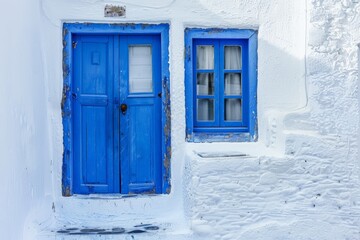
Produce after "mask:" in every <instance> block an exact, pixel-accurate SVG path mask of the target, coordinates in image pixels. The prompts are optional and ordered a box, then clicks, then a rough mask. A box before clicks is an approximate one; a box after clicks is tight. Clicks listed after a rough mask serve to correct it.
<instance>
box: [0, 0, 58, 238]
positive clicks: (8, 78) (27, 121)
mask: <svg viewBox="0 0 360 240" xmlns="http://www.w3.org/2000/svg"><path fill="white" fill-rule="evenodd" d="M1 5H2V6H1V7H0V28H1V33H0V36H1V40H0V42H1V44H0V182H1V188H0V189H1V192H0V238H1V239H9V240H18V239H23V229H24V225H27V222H28V220H29V218H28V217H29V216H32V215H34V214H36V216H37V218H38V219H40V218H42V219H44V218H46V219H51V217H52V215H51V212H52V211H51V203H52V196H53V188H52V184H51V181H52V180H51V179H52V177H51V167H50V166H51V164H52V159H51V157H50V154H51V148H50V146H51V145H50V143H51V141H52V140H51V135H50V132H49V126H50V122H49V121H48V113H49V109H48V92H47V84H48V82H47V81H45V79H46V78H45V74H46V71H45V69H46V68H47V63H46V62H45V60H44V46H43V38H42V34H41V20H42V16H41V13H40V5H39V2H38V1H7V2H2V4H1ZM41 206H46V208H41ZM31 222H33V223H35V224H36V223H37V220H36V219H35V221H33V220H31Z"/></svg>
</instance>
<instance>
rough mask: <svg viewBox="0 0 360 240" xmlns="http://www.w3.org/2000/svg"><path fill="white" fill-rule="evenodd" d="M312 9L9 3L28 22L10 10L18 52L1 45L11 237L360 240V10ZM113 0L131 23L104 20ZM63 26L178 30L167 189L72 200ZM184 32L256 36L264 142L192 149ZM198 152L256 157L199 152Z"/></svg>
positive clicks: (241, 3) (249, 0)
mask: <svg viewBox="0 0 360 240" xmlns="http://www.w3.org/2000/svg"><path fill="white" fill-rule="evenodd" d="M307 2H308V3H307V4H306V1H298V0H291V1H289V0H273V1H267V0H227V1H221V0H210V1H209V0H198V1H193V0H181V1H180V0H176V1H171V0H154V1H146V2H144V1H142V0H132V1H130V0H125V1H121V2H118V1H101V0H75V1H74V0H41V1H39V4H38V2H37V1H33V3H32V4H30V3H28V2H27V1H20V0H19V1H17V2H14V3H7V5H8V7H9V8H11V9H13V8H15V9H17V11H19V12H20V13H22V14H18V17H17V18H16V19H15V20H14V21H13V22H9V20H8V19H12V15H11V14H12V13H11V12H10V11H7V9H8V7H7V8H1V11H2V12H3V13H2V15H1V19H2V21H1V23H0V24H1V25H2V26H3V28H7V29H9V26H11V28H10V36H12V39H11V41H9V44H10V46H11V47H10V46H9V45H6V43H7V41H6V40H5V39H6V38H5V37H3V38H2V44H1V46H0V50H1V55H0V60H1V67H2V68H1V73H0V74H1V81H0V86H1V87H0V91H1V94H0V99H1V102H0V106H1V107H0V109H1V110H0V111H1V118H0V119H1V120H0V121H1V122H0V123H1V126H6V127H2V129H4V130H2V134H1V137H0V140H1V141H0V143H1V144H0V146H1V151H0V154H1V155H0V157H1V158H0V164H1V165H0V166H1V168H0V178H1V180H2V181H1V182H3V183H5V192H2V193H1V199H0V201H1V202H0V204H1V206H6V208H2V207H1V208H0V209H1V211H2V212H1V214H0V221H1V222H0V223H1V224H0V230H1V231H0V232H1V234H3V233H4V234H8V235H5V236H9V238H8V239H21V238H22V236H23V238H25V239H39V238H37V237H35V235H36V234H39V233H36V231H40V235H41V234H42V235H44V232H49V231H50V230H54V229H57V228H60V227H64V226H66V227H74V226H75V227H76V226H89V227H106V226H114V225H117V226H118V225H120V226H123V227H127V226H133V225H134V224H138V223H140V222H150V223H155V224H160V225H163V226H164V227H165V228H167V229H170V230H168V232H171V233H172V234H175V235H176V234H179V235H181V234H184V236H185V235H191V231H192V232H193V233H194V235H193V236H192V237H191V238H190V239H196V237H199V238H201V237H202V238H205V239H356V238H357V237H358V236H359V234H360V233H359V223H360V220H359V219H360V207H359V204H360V199H359V195H360V193H359V191H360V186H359V166H360V163H359V160H358V157H357V149H358V143H357V141H358V139H359V134H358V129H359V127H358V121H359V119H358V112H359V110H358V96H357V85H358V82H357V79H358V75H357V74H358V73H357V70H358V66H357V56H358V55H357V43H359V42H360V36H359V35H360V33H359V31H358V29H359V27H360V19H359V9H360V3H356V1H351V0H344V1H337V0H328V1H320V0H312V1H307ZM34 3H35V4H34ZM107 3H110V4H121V5H126V8H127V16H126V18H121V19H109V18H104V17H103V9H104V6H105V4H107ZM64 21H72V22H89V21H91V22H139V23H161V22H166V23H169V24H170V46H169V50H170V73H171V107H172V126H173V127H172V150H173V153H172V160H171V163H172V166H171V171H172V192H171V194H170V195H167V196H156V197H138V198H124V199H118V198H111V197H108V198H99V197H91V198H90V197H69V198H64V197H62V196H61V174H62V173H61V166H62V151H63V146H62V124H61V109H60V102H61V91H62V68H61V67H62V22H64ZM186 27H223V28H251V29H258V31H259V42H258V45H259V46H258V59H259V62H258V68H259V69H258V120H259V141H258V142H257V143H226V144H225V143H223V144H221V143H212V144H193V143H192V144H190V143H186V142H185V140H184V139H185V107H184V104H185V99H184V64H183V63H184V59H183V56H184V52H183V51H184V28H186ZM306 33H308V34H306ZM2 35H3V34H2ZM3 52H4V54H3ZM305 67H306V68H305ZM3 68H4V71H3ZM6 79H9V80H8V81H6ZM3 116H4V117H3ZM3 132H4V134H3ZM196 152H213V153H216V154H217V155H221V154H222V153H224V152H226V153H229V152H235V153H245V154H248V155H249V156H248V157H246V158H244V157H243V158H239V157H213V158H201V157H199V156H198V155H197V154H196ZM5 216H11V221H9V218H8V217H5ZM9 229H10V230H11V231H9ZM23 229H24V234H23V233H22V232H23V231H22V230H23ZM167 239H171V237H167Z"/></svg>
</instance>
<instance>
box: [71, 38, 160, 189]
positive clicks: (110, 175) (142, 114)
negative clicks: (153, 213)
mask: <svg viewBox="0 0 360 240" xmlns="http://www.w3.org/2000/svg"><path fill="white" fill-rule="evenodd" d="M73 48H74V49H73V57H72V58H73V61H72V62H73V79H74V81H73V86H72V109H73V112H72V126H73V129H72V132H73V146H72V147H73V154H74V155H73V191H74V193H75V194H76V193H77V194H89V193H123V194H127V193H161V191H162V186H161V182H162V181H161V161H162V160H161V159H162V158H161V112H162V111H161V109H162V106H161V104H162V101H161V75H160V74H161V64H160V62H161V59H160V53H161V50H160V36H157V35H75V36H73Z"/></svg>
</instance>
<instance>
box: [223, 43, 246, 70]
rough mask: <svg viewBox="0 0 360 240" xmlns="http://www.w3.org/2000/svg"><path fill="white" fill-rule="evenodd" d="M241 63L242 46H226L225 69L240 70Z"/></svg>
mask: <svg viewBox="0 0 360 240" xmlns="http://www.w3.org/2000/svg"><path fill="white" fill-rule="evenodd" d="M241 65H242V62H241V47H240V46H225V69H227V70H240V69H241V67H242V66H241Z"/></svg>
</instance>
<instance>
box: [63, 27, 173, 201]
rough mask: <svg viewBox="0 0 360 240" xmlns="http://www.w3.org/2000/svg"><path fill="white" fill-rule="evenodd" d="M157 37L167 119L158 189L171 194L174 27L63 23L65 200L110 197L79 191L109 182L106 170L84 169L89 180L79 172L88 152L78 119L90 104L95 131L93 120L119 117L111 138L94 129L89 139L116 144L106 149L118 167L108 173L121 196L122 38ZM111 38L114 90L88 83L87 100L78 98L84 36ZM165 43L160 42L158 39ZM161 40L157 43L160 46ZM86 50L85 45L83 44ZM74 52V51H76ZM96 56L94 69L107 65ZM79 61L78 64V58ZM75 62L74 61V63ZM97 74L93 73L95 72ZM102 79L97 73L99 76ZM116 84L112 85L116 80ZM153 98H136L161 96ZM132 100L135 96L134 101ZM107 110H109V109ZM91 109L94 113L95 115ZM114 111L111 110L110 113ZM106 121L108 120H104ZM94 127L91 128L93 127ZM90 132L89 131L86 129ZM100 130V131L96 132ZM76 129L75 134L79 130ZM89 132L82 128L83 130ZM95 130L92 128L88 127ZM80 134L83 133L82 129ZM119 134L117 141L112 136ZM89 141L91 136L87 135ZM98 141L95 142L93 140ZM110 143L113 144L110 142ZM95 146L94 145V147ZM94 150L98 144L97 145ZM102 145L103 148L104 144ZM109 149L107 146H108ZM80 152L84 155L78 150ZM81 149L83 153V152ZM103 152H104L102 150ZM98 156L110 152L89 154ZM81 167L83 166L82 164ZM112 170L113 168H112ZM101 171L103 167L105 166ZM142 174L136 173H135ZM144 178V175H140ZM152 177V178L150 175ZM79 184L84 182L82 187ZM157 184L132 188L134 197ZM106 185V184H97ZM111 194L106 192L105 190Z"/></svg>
mask: <svg viewBox="0 0 360 240" xmlns="http://www.w3.org/2000/svg"><path fill="white" fill-rule="evenodd" d="M128 34H131V35H144V34H145V35H156V36H158V37H159V38H160V39H161V41H160V43H158V44H159V45H158V47H159V52H161V58H160V55H159V59H158V60H157V61H156V62H157V64H158V65H159V66H160V67H159V68H160V70H159V81H160V84H159V87H160V89H159V90H160V92H161V93H162V95H161V98H159V99H160V109H161V112H162V113H163V114H160V116H157V119H158V122H159V123H160V127H157V130H158V134H159V135H160V148H159V149H158V150H157V151H160V154H158V152H157V153H156V154H158V155H159V156H160V160H159V161H156V163H155V168H154V169H155V170H154V172H155V174H154V176H155V177H154V178H155V182H156V183H157V184H156V185H155V189H156V193H170V188H171V185H170V158H171V121H170V116H171V111H170V81H169V77H170V74H169V51H168V46H169V25H168V24H150V25H149V24H92V23H64V24H63V73H64V88H63V99H62V104H61V106H62V115H63V127H64V137H63V141H64V154H63V177H62V192H63V195H64V196H70V195H72V194H73V193H80V194H82V193H102V192H104V193H105V192H110V191H107V190H104V191H102V190H99V189H98V188H95V187H94V186H91V184H93V183H90V184H89V186H87V187H85V188H84V189H82V190H81V191H80V190H79V189H77V187H76V186H77V184H78V183H79V182H80V181H82V180H84V179H85V180H86V181H89V182H100V183H102V182H104V178H103V176H104V175H103V173H104V172H103V171H95V170H89V171H88V168H87V167H88V166H89V165H88V166H85V165H84V166H82V167H83V169H85V170H84V172H86V173H87V174H85V175H84V176H86V178H84V177H81V178H80V177H78V178H76V174H75V171H78V170H76V169H77V168H80V166H78V167H76V166H75V162H76V161H77V156H76V155H79V154H80V153H82V152H81V151H82V150H81V149H80V148H79V146H78V145H79V144H80V143H79V139H80V138H81V137H82V135H81V134H80V133H75V132H76V131H78V130H77V129H78V128H77V127H75V125H76V124H75V122H76V121H77V122H79V119H80V115H79V116H77V114H74V113H75V112H76V111H77V110H78V109H76V106H75V105H77V107H78V108H79V106H81V105H84V108H85V110H84V115H86V118H84V119H85V120H84V123H86V124H90V125H92V126H94V123H93V122H91V121H90V119H91V118H95V119H99V120H96V121H100V122H102V121H108V119H107V118H105V117H104V111H105V112H106V114H108V112H109V111H112V112H113V131H112V132H111V133H109V131H107V130H93V129H91V130H88V136H90V135H91V136H97V137H99V140H96V141H100V142H102V140H101V139H103V138H104V137H103V135H104V131H105V132H106V133H107V135H106V137H107V138H109V139H112V140H113V145H111V144H106V147H107V150H106V152H107V153H108V152H109V151H110V149H111V150H112V152H113V164H112V166H110V167H109V168H108V169H107V174H108V175H107V176H110V175H111V174H113V179H114V181H113V183H112V188H113V190H112V192H114V193H116V192H120V180H119V179H120V176H119V174H120V172H121V171H122V170H123V169H122V166H120V162H119V160H120V155H121V149H122V146H121V145H120V116H121V114H120V113H119V104H120V89H122V88H123V87H124V84H123V81H120V79H121V74H122V73H123V72H124V71H121V70H120V66H121V65H122V64H121V60H122V59H123V58H122V55H121V51H120V38H121V37H123V36H125V35H128ZM80 36H81V37H108V38H109V39H112V42H113V44H112V48H113V52H112V53H111V52H110V51H109V52H108V54H109V55H113V59H112V61H113V66H112V67H113V69H112V70H109V73H108V75H109V76H110V77H109V78H110V79H112V83H111V84H112V85H113V89H112V91H109V89H108V88H105V86H104V85H103V84H102V82H99V81H97V80H98V79H95V82H91V83H86V84H85V85H84V86H83V87H84V88H83V89H84V90H85V92H86V94H84V95H86V96H83V95H81V94H80V95H79V94H77V93H76V89H77V88H76V87H75V85H76V74H77V73H76V71H77V69H78V66H76V64H73V63H74V61H75V55H76V49H78V48H79V41H78V39H77V38H78V37H80ZM158 40H159V39H158ZM158 40H157V41H158ZM80 45H81V43H80ZM73 47H74V48H73ZM88 56H89V57H90V60H89V61H90V63H91V64H92V65H94V66H99V65H100V66H101V51H94V52H93V53H91V54H88ZM73 57H74V59H73ZM73 60H74V61H73ZM90 71H91V69H90ZM95 74H96V72H95ZM91 75H92V74H91ZM110 82H111V81H110ZM94 88H98V90H97V91H94ZM145 95H149V94H139V95H138V96H136V97H142V98H144V97H150V98H151V97H157V92H156V93H155V92H154V94H152V95H151V96H145ZM131 97H132V96H129V98H131ZM105 108H106V110H104V109H105ZM89 109H91V110H89ZM109 109H110V110H109ZM104 119H105V120H104ZM92 126H90V128H92ZM83 128H85V129H86V127H83ZM95 128H96V127H95ZM73 129H74V130H73ZM79 129H81V130H83V129H82V128H79ZM87 129H89V128H87ZM79 132H81V131H80V130H79ZM111 134H113V135H112V136H110V135H111ZM85 137H86V135H85ZM91 138H93V137H91ZM107 140H108V139H107ZM90 143H91V142H90ZM92 144H93V145H94V143H92ZM99 145H100V146H101V143H100V144H99ZM102 146H103V145H102ZM76 149H78V151H76ZM79 149H80V150H79ZM101 149H102V148H101ZM84 151H85V153H87V151H95V152H96V154H98V155H100V156H102V155H103V153H104V151H101V150H99V149H96V148H95V150H89V149H88V150H84ZM96 161H97V160H94V158H92V159H91V158H90V161H89V162H90V164H95V165H96V164H98V163H97V162H96ZM78 165H80V164H78ZM110 165H111V164H110ZM100 166H102V165H101V164H100ZM135 172H136V171H135ZM109 173H110V175H109ZM140 173H141V174H144V173H143V171H142V170H140ZM145 175H146V174H145ZM76 181H78V183H76ZM151 184H152V183H129V186H130V188H131V189H134V190H133V192H148V190H149V189H154V188H153V187H150V186H149V185H151ZM95 185H102V184H95ZM104 189H105V188H104Z"/></svg>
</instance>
